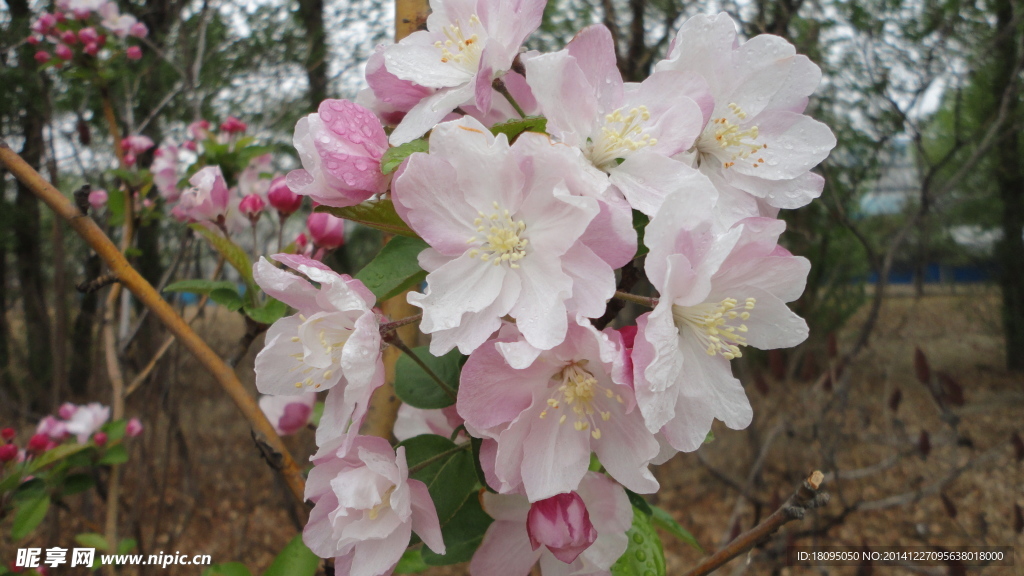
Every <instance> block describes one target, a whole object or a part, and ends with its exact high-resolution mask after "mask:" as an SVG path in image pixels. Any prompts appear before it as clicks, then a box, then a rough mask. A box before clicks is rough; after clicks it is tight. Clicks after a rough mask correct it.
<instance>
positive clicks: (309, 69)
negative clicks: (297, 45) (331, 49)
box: [299, 0, 327, 110]
mask: <svg viewBox="0 0 1024 576" xmlns="http://www.w3.org/2000/svg"><path fill="white" fill-rule="evenodd" d="M299 19H300V20H301V21H302V26H303V28H305V29H306V39H307V40H308V41H309V54H308V55H307V56H306V77H307V78H308V80H309V103H310V106H311V107H312V109H313V110H316V109H317V107H318V106H320V103H321V102H323V101H324V100H326V99H327V40H326V38H325V36H324V2H323V0H299Z"/></svg>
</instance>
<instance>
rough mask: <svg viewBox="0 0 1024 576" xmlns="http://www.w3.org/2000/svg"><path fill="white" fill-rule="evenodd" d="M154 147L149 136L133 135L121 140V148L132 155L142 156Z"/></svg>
mask: <svg viewBox="0 0 1024 576" xmlns="http://www.w3.org/2000/svg"><path fill="white" fill-rule="evenodd" d="M152 147H153V140H151V139H150V138H149V136H143V135H141V134H133V135H131V136H128V137H125V138H122V139H121V148H124V149H125V150H126V151H128V152H131V153H132V154H142V153H143V152H145V151H146V150H149V149H150V148H152Z"/></svg>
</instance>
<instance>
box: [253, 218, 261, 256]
mask: <svg viewBox="0 0 1024 576" xmlns="http://www.w3.org/2000/svg"><path fill="white" fill-rule="evenodd" d="M251 228H252V259H253V260H254V261H256V260H259V259H260V249H259V247H258V246H257V245H256V243H257V241H258V238H257V237H256V223H255V222H253V223H252V226H251Z"/></svg>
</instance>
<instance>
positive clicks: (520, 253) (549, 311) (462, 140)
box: [392, 118, 636, 355]
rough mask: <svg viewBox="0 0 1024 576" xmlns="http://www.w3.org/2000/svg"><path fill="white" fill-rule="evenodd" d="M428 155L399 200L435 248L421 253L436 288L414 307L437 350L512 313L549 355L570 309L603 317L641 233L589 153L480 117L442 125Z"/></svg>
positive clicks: (468, 345) (466, 348) (481, 337)
mask: <svg viewBox="0 0 1024 576" xmlns="http://www.w3.org/2000/svg"><path fill="white" fill-rule="evenodd" d="M430 150H431V152H430V154H413V155H412V156H411V157H410V158H409V160H407V161H406V164H405V167H404V168H403V169H402V170H401V171H400V173H399V175H398V176H397V177H396V178H395V182H394V185H393V186H392V198H393V200H394V202H395V208H396V210H397V211H398V213H399V215H400V216H401V217H402V219H403V220H404V221H406V222H408V223H409V225H410V226H411V227H412V229H413V230H415V231H416V233H417V234H419V236H420V237H422V238H423V239H424V240H426V241H427V243H428V244H430V249H429V250H425V251H424V252H423V253H422V254H420V265H421V266H422V267H423V268H424V269H425V270H427V271H428V272H429V273H430V274H429V275H428V276H427V289H426V291H425V293H423V294H419V293H413V294H410V295H409V302H410V303H412V304H414V305H415V306H418V307H420V308H422V309H423V321H422V322H421V324H420V329H421V330H423V331H424V332H426V333H428V334H432V335H433V337H432V339H431V343H430V350H431V352H432V353H433V354H435V355H441V354H444V353H445V352H447V351H448V350H451V349H452V348H453V347H455V346H458V347H459V349H460V350H461V351H462V352H463V353H464V354H468V353H469V352H472V351H473V350H474V349H475V348H476V347H477V346H479V345H480V344H482V343H483V342H484V341H485V340H487V338H488V337H490V335H491V334H492V333H493V332H494V331H495V330H497V329H498V328H499V326H500V324H501V318H502V317H503V316H505V315H510V316H512V317H513V318H515V319H516V320H517V323H518V324H519V326H520V329H521V330H522V331H523V334H524V336H525V338H526V341H527V342H529V344H530V345H531V346H533V347H535V348H537V349H540V350H546V349H550V348H552V347H554V346H556V345H557V344H559V343H560V342H561V341H562V340H563V339H564V338H565V332H566V329H567V327H568V316H569V315H570V314H572V315H575V314H577V313H579V314H582V315H584V316H586V317H588V318H593V317H597V316H600V315H601V314H602V313H603V312H604V310H605V303H606V301H607V299H609V298H611V296H612V295H613V293H614V291H615V279H614V278H615V274H614V271H613V270H614V268H616V267H619V266H622V265H623V264H625V263H626V262H628V261H629V259H630V258H632V256H633V254H634V253H635V251H636V250H635V245H636V233H635V231H634V230H633V229H632V228H631V222H632V216H631V212H630V210H629V207H628V205H626V204H625V202H624V201H623V200H622V199H621V198H616V197H613V196H611V195H609V194H605V190H606V187H607V179H606V178H605V177H604V175H603V174H601V173H600V172H598V171H597V170H595V169H594V168H592V167H590V166H588V165H587V164H586V163H585V160H584V159H583V158H582V154H581V153H580V151H579V150H577V149H574V148H570V147H568V146H562V145H553V144H552V143H551V142H550V141H549V140H548V138H547V137H546V136H544V135H541V134H534V133H524V134H522V135H520V136H519V138H518V139H517V140H516V142H515V144H513V145H512V146H509V144H508V140H507V139H506V137H505V135H503V134H501V135H498V136H497V137H495V136H493V135H491V133H490V131H488V130H487V129H486V128H485V127H484V126H483V125H481V124H480V123H479V122H478V121H476V120H474V119H472V118H463V119H461V120H458V121H456V122H446V123H444V124H441V125H439V126H437V127H436V128H434V130H433V131H432V132H431V136H430Z"/></svg>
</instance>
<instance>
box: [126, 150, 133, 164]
mask: <svg viewBox="0 0 1024 576" xmlns="http://www.w3.org/2000/svg"><path fill="white" fill-rule="evenodd" d="M124 163H125V164H127V165H128V166H135V154H132V153H131V152H129V153H127V154H125V155H124Z"/></svg>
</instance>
